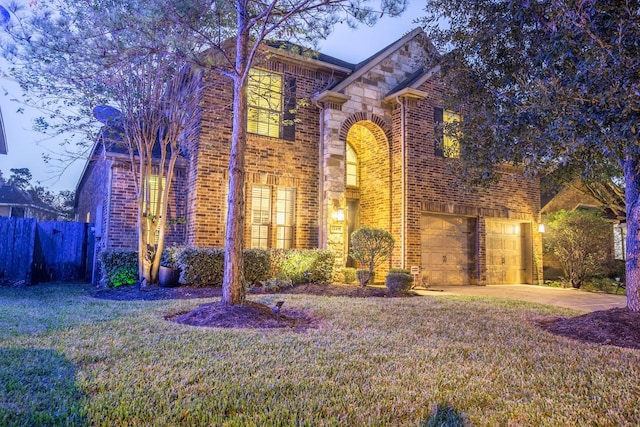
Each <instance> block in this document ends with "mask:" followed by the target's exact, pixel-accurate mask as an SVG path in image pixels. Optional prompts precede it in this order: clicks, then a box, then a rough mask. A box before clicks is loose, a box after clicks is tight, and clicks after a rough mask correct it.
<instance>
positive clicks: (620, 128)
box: [422, 0, 640, 311]
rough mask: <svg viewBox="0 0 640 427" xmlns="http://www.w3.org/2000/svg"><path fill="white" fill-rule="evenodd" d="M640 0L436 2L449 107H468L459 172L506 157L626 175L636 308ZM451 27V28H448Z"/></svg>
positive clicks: (473, 173) (432, 27) (475, 176)
mask: <svg viewBox="0 0 640 427" xmlns="http://www.w3.org/2000/svg"><path fill="white" fill-rule="evenodd" d="M639 6H640V4H639V2H638V1H635V0H631V1H624V2H619V1H611V0H607V1H596V0H584V1H572V0H569V1H553V0H539V1H522V2H513V1H507V0H491V1H480V0H473V1H468V0H447V1H443V0H428V1H427V3H426V6H425V14H426V15H425V17H424V18H423V19H422V23H423V24H424V26H425V28H426V32H427V33H428V35H429V36H430V37H431V40H432V42H433V43H434V45H435V46H436V47H437V48H438V49H439V52H440V53H441V56H439V57H437V58H435V59H436V60H438V61H439V63H440V65H441V71H442V76H443V79H444V83H445V88H446V89H445V102H446V103H447V104H448V105H447V108H450V109H453V110H459V111H462V112H463V114H464V120H463V122H461V123H460V124H459V129H456V131H458V136H459V140H460V145H461V164H460V170H461V174H462V175H463V176H465V177H466V178H467V179H468V180H469V181H471V182H474V183H482V182H487V181H488V180H489V179H490V178H493V177H495V176H496V175H497V174H498V173H499V169H498V166H499V165H501V164H504V163H505V162H508V163H512V164H515V165H520V166H523V167H524V168H525V170H526V171H527V172H528V173H529V174H531V175H536V174H538V173H540V172H542V171H553V170H557V169H559V168H567V169H568V170H573V171H575V173H577V174H578V175H582V176H585V177H588V178H593V177H598V176H605V177H610V176H612V175H616V174H617V175H618V176H620V175H623V176H624V185H623V187H624V190H625V197H626V209H627V221H628V224H629V234H628V244H627V248H628V254H627V255H628V257H627V280H628V282H629V283H628V287H627V290H628V291H627V294H628V298H627V300H628V306H629V307H630V308H632V309H633V310H636V311H638V310H640V268H639V267H638V263H637V255H636V254H637V253H638V250H637V249H639V245H640V241H639V240H638V239H639V235H638V226H639V225H640V224H639V222H638V219H639V218H640V209H639V206H638V202H639V201H640V200H639V196H640V185H639V183H640V181H639V178H640V173H639V169H638V166H639V163H638V161H639V160H640V144H639V143H638V142H639V141H638V119H639V114H640V104H639V101H640V74H639V73H638V70H639V65H640V63H639V62H640V55H638V53H639V49H640V47H639V44H638V40H640V7H639ZM443 24H444V25H443Z"/></svg>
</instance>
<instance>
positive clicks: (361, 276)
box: [356, 269, 376, 286]
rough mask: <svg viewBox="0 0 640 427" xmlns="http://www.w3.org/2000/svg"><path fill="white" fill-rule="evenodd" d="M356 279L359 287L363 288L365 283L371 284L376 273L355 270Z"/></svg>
mask: <svg viewBox="0 0 640 427" xmlns="http://www.w3.org/2000/svg"><path fill="white" fill-rule="evenodd" d="M356 278H357V279H358V283H360V286H365V285H366V284H367V283H370V284H373V281H374V280H375V278H376V272H375V271H369V270H363V269H358V270H356Z"/></svg>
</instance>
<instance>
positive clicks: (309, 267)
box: [271, 249, 335, 285]
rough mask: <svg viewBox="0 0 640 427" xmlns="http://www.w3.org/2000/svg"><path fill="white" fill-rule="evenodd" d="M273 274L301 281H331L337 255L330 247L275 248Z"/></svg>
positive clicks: (297, 281) (295, 282)
mask: <svg viewBox="0 0 640 427" xmlns="http://www.w3.org/2000/svg"><path fill="white" fill-rule="evenodd" d="M271 256H272V268H273V270H272V275H274V277H278V278H283V279H284V278H288V279H290V280H291V282H292V283H293V284H294V285H295V284H299V283H331V282H332V281H333V263H334V261H335V256H334V254H333V252H332V251H330V250H328V249H288V250H281V249H279V250H274V251H272V253H271Z"/></svg>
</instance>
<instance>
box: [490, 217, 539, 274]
mask: <svg viewBox="0 0 640 427" xmlns="http://www.w3.org/2000/svg"><path fill="white" fill-rule="evenodd" d="M486 224H487V226H486V230H487V283H488V284H489V285H504V284H520V283H529V282H530V279H529V272H528V270H529V262H528V260H527V254H528V253H529V251H528V250H527V248H528V246H527V230H528V229H529V228H530V227H531V225H530V224H528V223H519V222H514V221H497V220H487V223H486Z"/></svg>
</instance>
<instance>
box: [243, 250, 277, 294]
mask: <svg viewBox="0 0 640 427" xmlns="http://www.w3.org/2000/svg"><path fill="white" fill-rule="evenodd" d="M243 254H244V283H245V286H247V287H250V286H257V285H259V284H260V283H261V282H263V281H265V280H267V279H269V278H270V277H272V276H271V251H269V250H267V249H245V250H244V251H243Z"/></svg>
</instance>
